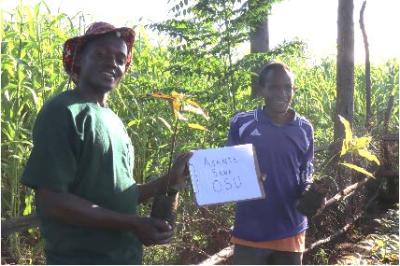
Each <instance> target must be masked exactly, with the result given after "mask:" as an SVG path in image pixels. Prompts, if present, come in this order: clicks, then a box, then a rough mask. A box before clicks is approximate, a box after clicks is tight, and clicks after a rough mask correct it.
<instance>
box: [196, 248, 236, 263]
mask: <svg viewBox="0 0 400 266" xmlns="http://www.w3.org/2000/svg"><path fill="white" fill-rule="evenodd" d="M232 255H233V245H230V246H228V247H226V248H224V249H222V250H221V251H219V252H218V253H216V254H214V255H212V256H211V257H209V258H208V259H206V260H204V261H202V262H200V263H199V265H216V264H218V263H221V262H223V261H226V260H227V259H228V258H229V257H231V256H232Z"/></svg>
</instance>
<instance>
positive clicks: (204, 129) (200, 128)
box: [187, 123, 208, 131]
mask: <svg viewBox="0 0 400 266" xmlns="http://www.w3.org/2000/svg"><path fill="white" fill-rule="evenodd" d="M187 125H188V127H190V128H193V129H198V130H203V131H208V129H207V128H205V127H203V126H202V125H199V124H194V123H188V124H187Z"/></svg>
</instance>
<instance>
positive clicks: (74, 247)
mask: <svg viewBox="0 0 400 266" xmlns="http://www.w3.org/2000/svg"><path fill="white" fill-rule="evenodd" d="M33 144H34V146H33V149H32V153H31V155H30V158H29V160H28V162H27V165H26V168H25V171H24V174H23V176H22V183H24V184H25V185H27V186H29V187H32V188H38V187H43V188H47V189H50V190H52V191H57V192H69V193H72V194H75V195H77V196H79V197H82V198H84V199H86V200H89V201H90V202H93V203H94V204H96V205H98V206H100V207H103V208H106V209H110V210H113V211H116V212H119V213H129V214H134V213H136V205H137V199H138V190H137V186H136V184H135V181H134V179H133V176H132V175H133V162H134V155H133V146H132V143H131V141H130V139H129V136H128V134H127V132H126V130H125V127H124V125H123V123H122V121H121V120H120V118H119V117H118V116H117V115H116V114H115V113H114V112H112V111H111V110H110V109H109V108H106V107H101V106H99V105H97V104H96V103H91V102H88V101H86V100H84V99H83V98H81V97H80V96H79V95H78V94H77V93H76V91H74V90H72V91H66V92H63V93H61V94H60V95H57V96H55V97H54V98H52V99H51V100H49V101H48V102H47V103H46V104H45V105H44V107H43V109H42V110H41V111H40V113H39V115H38V117H37V120H36V123H35V127H34V129H33ZM37 212H38V215H39V217H40V218H41V232H42V235H43V237H44V239H45V250H46V257H47V262H48V263H49V264H141V260H142V244H141V243H140V241H139V240H138V239H137V238H136V237H135V236H134V234H133V233H131V232H127V231H122V230H121V231H119V230H104V229H95V228H89V227H83V226H76V225H68V224H64V223H61V222H59V221H57V220H54V219H51V218H46V217H44V216H43V215H41V210H40V206H38V208H37Z"/></svg>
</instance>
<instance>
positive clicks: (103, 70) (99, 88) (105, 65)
mask: <svg viewBox="0 0 400 266" xmlns="http://www.w3.org/2000/svg"><path fill="white" fill-rule="evenodd" d="M127 52H128V49H127V46H126V43H125V42H124V41H123V40H122V39H120V38H118V37H117V36H116V35H110V34H108V35H104V36H101V37H99V38H97V39H94V40H91V41H90V42H89V43H88V44H87V46H86V47H85V49H84V51H83V54H82V57H81V62H80V74H79V82H80V83H83V84H85V85H86V86H88V87H90V88H91V89H93V90H95V91H96V92H101V93H106V92H108V91H110V90H112V89H113V88H115V86H117V84H118V82H119V81H120V80H121V77H122V75H123V74H124V72H125V64H126V60H127Z"/></svg>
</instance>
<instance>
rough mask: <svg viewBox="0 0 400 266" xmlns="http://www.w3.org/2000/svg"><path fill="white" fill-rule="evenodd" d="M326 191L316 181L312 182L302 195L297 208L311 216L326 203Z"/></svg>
mask: <svg viewBox="0 0 400 266" xmlns="http://www.w3.org/2000/svg"><path fill="white" fill-rule="evenodd" d="M324 192H325V191H324V189H319V188H318V186H317V185H315V184H314V183H313V184H310V185H309V186H308V187H306V189H305V190H304V192H303V194H302V195H301V196H300V199H299V201H298V202H297V205H296V207H297V210H298V211H299V212H301V213H302V214H304V215H306V216H307V217H309V218H311V217H312V216H314V215H315V214H316V213H317V211H318V209H320V208H321V207H322V206H323V204H324V203H325V195H326V193H324Z"/></svg>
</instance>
